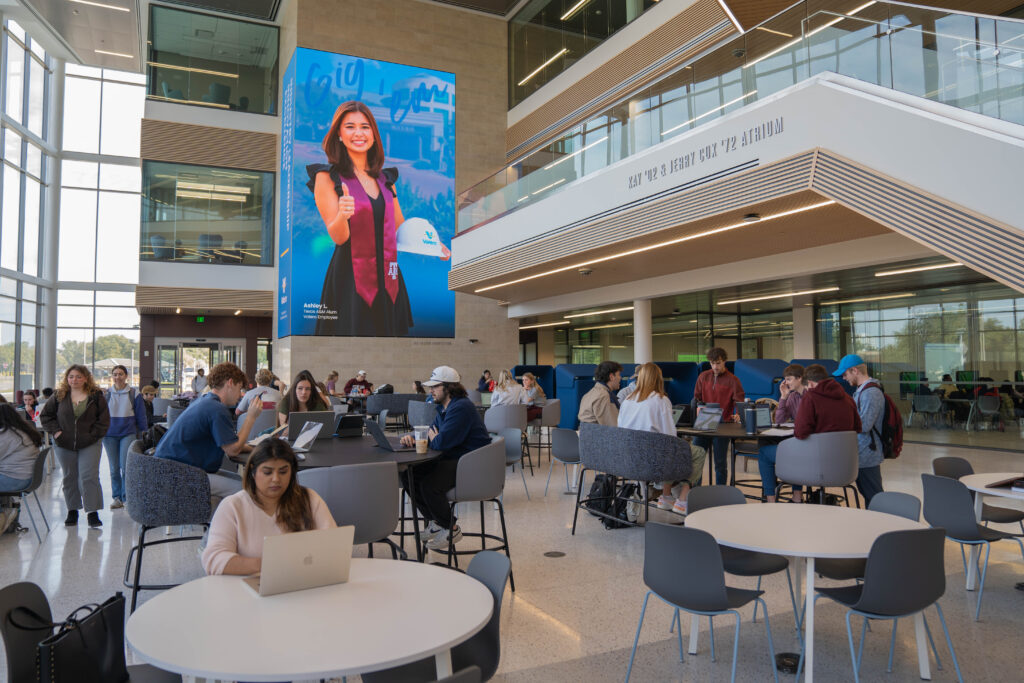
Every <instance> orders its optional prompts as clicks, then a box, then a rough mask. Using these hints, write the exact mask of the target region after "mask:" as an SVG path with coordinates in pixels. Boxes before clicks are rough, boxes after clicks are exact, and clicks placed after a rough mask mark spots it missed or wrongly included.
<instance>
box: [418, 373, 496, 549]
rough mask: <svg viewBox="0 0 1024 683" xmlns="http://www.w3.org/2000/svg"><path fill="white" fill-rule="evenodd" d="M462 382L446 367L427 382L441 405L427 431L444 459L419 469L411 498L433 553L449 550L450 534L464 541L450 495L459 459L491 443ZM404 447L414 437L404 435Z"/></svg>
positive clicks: (432, 394) (436, 449)
mask: <svg viewBox="0 0 1024 683" xmlns="http://www.w3.org/2000/svg"><path fill="white" fill-rule="evenodd" d="M461 381H462V377H461V376H460V375H459V373H458V372H457V371H456V370H455V369H454V368H450V367H448V366H447V365H442V366H441V367H438V368H434V372H433V373H431V375H430V379H429V380H427V381H426V382H424V383H423V386H425V387H427V388H428V390H429V391H430V395H431V397H432V398H433V399H434V403H436V404H437V405H439V406H441V410H440V412H439V413H438V415H437V417H435V418H434V423H433V424H432V425H431V426H430V431H429V432H427V438H428V439H430V443H429V445H430V448H431V449H432V450H435V451H441V457H439V458H437V459H436V460H432V461H430V462H427V463H423V464H422V465H417V466H416V471H415V473H414V475H415V476H414V479H415V482H416V490H415V491H413V492H412V494H411V495H412V498H413V500H414V501H415V503H416V507H417V508H418V509H419V511H420V514H422V515H423V519H424V522H429V525H428V526H427V529H426V532H427V536H428V539H427V547H428V548H430V549H432V550H442V549H445V548H447V547H448V535H449V534H451V536H452V542H453V543H455V542H457V541H458V540H459V539H460V538H462V530H461V529H460V528H459V527H458V525H457V524H455V519H454V517H453V516H452V513H451V508H450V507H449V504H448V496H447V493H448V491H449V490H451V489H452V488H454V486H455V472H456V470H457V469H458V466H459V458H460V457H462V456H463V455H465V454H466V453H468V452H470V451H472V450H476V449H477V448H482V447H483V446H486V445H487V444H489V443H490V442H491V436H490V434H488V433H487V428H486V427H484V423H483V420H481V419H480V413H478V412H477V410H476V406H475V405H473V402H472V401H470V400H469V398H468V396H467V394H466V389H465V387H463V386H462V384H461V383H460V382H461ZM402 444H403V445H405V446H412V445H414V441H413V437H412V436H411V435H406V436H403V437H402Z"/></svg>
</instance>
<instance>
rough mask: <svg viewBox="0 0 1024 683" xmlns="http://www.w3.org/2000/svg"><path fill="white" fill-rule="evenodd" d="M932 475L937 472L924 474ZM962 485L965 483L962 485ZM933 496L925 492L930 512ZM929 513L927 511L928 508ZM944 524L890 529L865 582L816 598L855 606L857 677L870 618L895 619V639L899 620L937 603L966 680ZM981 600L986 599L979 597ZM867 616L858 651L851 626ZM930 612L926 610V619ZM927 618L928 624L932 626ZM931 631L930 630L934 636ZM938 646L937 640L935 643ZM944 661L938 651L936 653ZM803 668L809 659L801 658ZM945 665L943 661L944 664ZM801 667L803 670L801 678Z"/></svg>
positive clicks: (875, 549) (874, 547) (875, 548)
mask: <svg viewBox="0 0 1024 683" xmlns="http://www.w3.org/2000/svg"><path fill="white" fill-rule="evenodd" d="M924 476H926V477H927V476H931V475H927V474H926V475H924ZM961 486H962V484H961ZM927 501H928V497H927V494H926V495H925V509H926V511H927V505H928V503H927ZM925 514H926V515H927V512H926V513H925ZM943 534H944V532H943V530H942V529H910V530H907V531H890V532H889V533H885V534H882V535H881V536H879V537H878V538H877V539H875V542H874V543H872V544H871V552H870V554H869V555H868V559H867V565H866V568H865V570H864V583H860V584H854V585H852V586H838V587H835V588H819V589H818V590H817V591H816V593H817V594H816V595H815V598H814V599H815V600H817V599H818V598H819V597H822V596H824V597H827V598H829V599H831V600H835V601H836V602H838V603H839V604H840V605H843V606H845V607H847V608H849V611H848V612H847V613H846V636H847V639H848V641H849V645H850V660H851V662H852V663H853V680H854V681H855V682H857V681H860V663H861V656H862V655H863V653H864V638H865V636H866V634H867V620H868V619H892V620H893V640H895V634H896V630H895V628H896V627H895V623H896V622H897V621H898V620H899V619H901V618H903V617H909V616H912V615H915V614H918V613H920V612H924V610H926V609H927V608H928V607H930V606H932V605H935V610H936V611H937V612H938V613H939V621H940V622H941V623H942V630H943V632H944V633H945V634H946V644H947V645H948V646H949V653H950V655H952V657H953V666H954V668H956V676H957V680H959V681H960V683H963V680H964V679H963V676H961V675H960V663H959V662H958V661H957V659H956V652H955V651H954V650H953V641H952V639H951V638H950V637H949V629H948V628H947V627H946V617H945V616H944V615H943V614H942V607H941V606H940V605H939V602H938V601H939V598H941V597H942V595H943V593H945V592H946V568H945V561H944V559H943V554H942V548H943V545H944V543H943ZM979 602H980V601H979ZM853 614H858V615H860V616H862V617H864V626H863V627H862V628H861V637H860V648H859V650H858V651H857V652H856V653H855V652H854V648H853V630H852V628H851V627H850V615H853ZM923 617H924V615H923V614H922V618H923ZM927 623H928V622H927V621H926V622H925V625H927ZM930 637H931V634H929V638H930ZM932 649H933V650H934V649H935V644H934V643H932ZM935 659H936V662H937V663H938V654H937V653H936V657H935ZM800 663H801V668H802V665H803V658H802V657H801V662H800ZM938 665H939V667H940V668H941V666H942V665H941V663H938ZM889 670H890V671H891V670H892V650H891V649H890V653H889ZM799 678H800V672H799V671H798V672H797V679H798V680H799Z"/></svg>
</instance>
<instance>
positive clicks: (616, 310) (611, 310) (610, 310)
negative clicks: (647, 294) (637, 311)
mask: <svg viewBox="0 0 1024 683" xmlns="http://www.w3.org/2000/svg"><path fill="white" fill-rule="evenodd" d="M632 310H633V307H632V306H626V307H624V308H608V309H605V310H603V311H588V312H586V313H573V314H572V315H564V316H562V317H563V318H565V319H567V320H568V319H571V318H585V317H587V316H588V315H601V314H602V313H621V312H622V311H632Z"/></svg>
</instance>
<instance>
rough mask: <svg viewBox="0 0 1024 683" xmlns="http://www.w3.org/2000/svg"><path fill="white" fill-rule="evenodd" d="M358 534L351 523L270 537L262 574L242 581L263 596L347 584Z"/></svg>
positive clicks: (266, 540) (264, 543) (264, 542)
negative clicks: (353, 543)
mask: <svg viewBox="0 0 1024 683" xmlns="http://www.w3.org/2000/svg"><path fill="white" fill-rule="evenodd" d="M355 533H356V528H355V527H354V526H352V525H351V524H350V525H348V526H339V527H335V528H333V529H315V530H313V531H297V532H294V533H290V534H281V535H280V536H267V537H266V538H265V539H263V563H262V566H261V570H260V573H259V574H257V575H255V576H249V577H246V578H245V579H242V580H243V581H244V582H245V585H247V586H249V588H251V589H253V590H254V591H256V594H257V595H259V596H261V597H266V596H268V595H277V594H279V593H291V592H292V591H301V590H306V589H307V588H319V587H320V586H332V585H334V584H336V583H345V582H347V581H348V573H349V567H350V565H351V563H352V542H353V540H354V539H355Z"/></svg>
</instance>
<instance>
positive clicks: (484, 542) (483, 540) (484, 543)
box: [480, 468, 525, 550]
mask: <svg viewBox="0 0 1024 683" xmlns="http://www.w3.org/2000/svg"><path fill="white" fill-rule="evenodd" d="M519 471H520V472H522V468H520V469H519ZM523 483H525V482H523ZM485 533H486V529H484V502H483V501H482V500H481V501H480V550H487V539H486V538H484V534H485ZM506 540H507V539H506Z"/></svg>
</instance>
